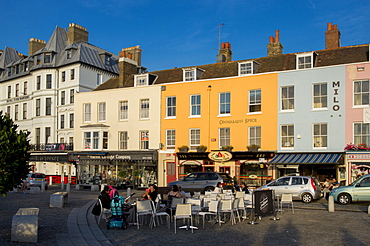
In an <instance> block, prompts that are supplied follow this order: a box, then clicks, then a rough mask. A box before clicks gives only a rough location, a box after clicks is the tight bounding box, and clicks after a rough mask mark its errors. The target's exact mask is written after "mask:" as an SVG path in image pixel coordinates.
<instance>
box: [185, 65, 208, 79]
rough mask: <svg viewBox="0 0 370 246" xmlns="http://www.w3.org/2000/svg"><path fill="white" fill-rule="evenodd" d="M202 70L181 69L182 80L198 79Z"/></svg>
mask: <svg viewBox="0 0 370 246" xmlns="http://www.w3.org/2000/svg"><path fill="white" fill-rule="evenodd" d="M203 72H204V70H202V69H200V68H185V69H183V79H184V81H194V80H198V79H200V77H201V76H202V74H203Z"/></svg>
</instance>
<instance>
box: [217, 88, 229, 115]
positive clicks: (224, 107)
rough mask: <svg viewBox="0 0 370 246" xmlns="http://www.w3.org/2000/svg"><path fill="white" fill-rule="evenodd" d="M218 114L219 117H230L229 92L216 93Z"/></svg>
mask: <svg viewBox="0 0 370 246" xmlns="http://www.w3.org/2000/svg"><path fill="white" fill-rule="evenodd" d="M223 97H225V101H222V100H223ZM218 114H219V115H220V116H230V115H231V92H220V93H218Z"/></svg>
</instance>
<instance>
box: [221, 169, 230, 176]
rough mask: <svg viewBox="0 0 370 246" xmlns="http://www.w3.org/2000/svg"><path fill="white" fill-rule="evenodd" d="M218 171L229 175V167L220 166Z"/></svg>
mask: <svg viewBox="0 0 370 246" xmlns="http://www.w3.org/2000/svg"><path fill="white" fill-rule="evenodd" d="M220 173H227V174H229V175H230V167H220Z"/></svg>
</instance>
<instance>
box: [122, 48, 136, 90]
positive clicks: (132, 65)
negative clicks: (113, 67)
mask: <svg viewBox="0 0 370 246" xmlns="http://www.w3.org/2000/svg"><path fill="white" fill-rule="evenodd" d="M118 55H119V57H120V58H119V63H118V66H119V75H118V87H120V88H121V87H124V86H125V84H126V80H127V78H128V77H129V76H130V75H131V74H136V73H137V72H138V68H139V64H138V62H137V61H135V59H137V60H138V61H141V49H140V46H139V45H137V46H135V47H130V48H125V49H122V51H120V52H118Z"/></svg>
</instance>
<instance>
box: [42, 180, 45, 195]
mask: <svg viewBox="0 0 370 246" xmlns="http://www.w3.org/2000/svg"><path fill="white" fill-rule="evenodd" d="M41 192H45V179H44V180H42V181H41Z"/></svg>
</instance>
